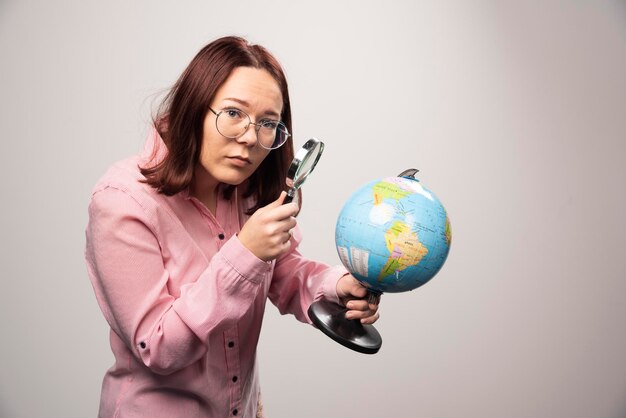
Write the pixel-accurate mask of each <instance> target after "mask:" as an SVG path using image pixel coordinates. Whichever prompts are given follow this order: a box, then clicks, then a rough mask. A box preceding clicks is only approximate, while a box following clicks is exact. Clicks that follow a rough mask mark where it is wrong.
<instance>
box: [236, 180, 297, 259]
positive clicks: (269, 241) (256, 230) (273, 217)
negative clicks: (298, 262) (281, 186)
mask: <svg viewBox="0 0 626 418" xmlns="http://www.w3.org/2000/svg"><path fill="white" fill-rule="evenodd" d="M286 195H287V193H285V192H282V193H281V194H280V196H279V197H278V199H277V200H275V201H274V202H272V203H270V204H269V205H267V206H264V207H262V208H260V209H258V210H257V211H256V212H254V213H253V214H252V216H250V219H248V221H247V222H246V223H245V224H244V226H243V227H242V228H241V231H239V234H237V236H238V238H239V241H241V243H242V244H243V245H244V246H245V247H246V248H247V249H248V250H250V252H252V254H254V255H255V256H257V257H258V258H260V259H261V260H263V261H271V260H274V259H276V258H278V257H279V256H281V255H282V254H284V253H286V252H287V251H288V250H289V248H290V247H291V235H292V229H293V228H295V226H296V223H297V222H296V218H295V216H296V215H297V213H298V210H299V209H298V204H297V203H295V202H292V203H288V204H285V205H283V201H284V200H285V196H286Z"/></svg>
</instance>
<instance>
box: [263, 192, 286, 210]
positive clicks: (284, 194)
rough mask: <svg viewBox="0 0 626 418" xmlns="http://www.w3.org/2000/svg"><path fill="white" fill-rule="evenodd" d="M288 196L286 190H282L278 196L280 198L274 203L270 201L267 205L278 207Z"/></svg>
mask: <svg viewBox="0 0 626 418" xmlns="http://www.w3.org/2000/svg"><path fill="white" fill-rule="evenodd" d="M286 196H287V192H285V191H284V190H283V191H282V192H280V196H278V199H276V200H274V201H273V202H272V203H270V204H269V205H267V207H268V208H277V207H279V206H280V205H282V204H283V202H284V201H285V197H286Z"/></svg>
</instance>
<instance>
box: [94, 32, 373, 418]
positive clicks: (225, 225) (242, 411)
mask: <svg viewBox="0 0 626 418" xmlns="http://www.w3.org/2000/svg"><path fill="white" fill-rule="evenodd" d="M154 125H155V129H154V130H153V132H152V134H151V135H150V136H149V138H148V141H147V143H146V149H145V150H144V152H142V153H141V154H140V155H138V156H135V157H132V158H130V159H127V160H124V161H121V162H119V163H117V164H115V165H113V166H112V167H111V168H110V169H109V170H108V171H107V173H106V174H105V175H104V176H103V178H101V179H100V181H99V182H98V183H97V185H96V186H95V188H94V190H93V194H92V198H91V202H90V205H89V224H88V226H87V231H86V234H87V247H86V259H87V266H88V272H89V276H90V279H91V281H92V284H93V287H94V290H95V293H96V297H97V300H98V303H99V305H100V308H101V309H102V312H103V313H104V316H105V318H106V320H107V321H108V323H109V324H110V326H111V333H110V341H111V348H112V350H113V353H114V355H115V364H114V365H113V367H112V368H111V369H109V370H108V372H107V373H106V375H105V377H104V381H103V385H102V394H101V402H100V416H101V417H113V416H115V417H117V416H121V417H138V416H141V417H168V418H169V417H226V416H245V417H254V416H256V414H257V413H260V396H259V384H258V377H257V368H256V361H255V356H256V346H257V342H258V338H259V333H260V330H261V323H262V320H263V313H264V310H265V301H266V299H267V298H269V299H270V300H271V301H272V303H274V304H275V305H276V306H277V307H278V309H279V310H280V312H281V313H283V314H284V313H292V314H294V315H295V316H296V317H297V318H298V319H299V320H300V321H302V322H310V321H309V319H308V317H307V315H306V311H307V309H308V307H309V305H310V304H311V302H312V301H313V300H315V299H318V298H321V297H325V298H328V299H331V300H335V301H337V302H340V303H344V304H347V305H346V306H347V307H348V309H350V310H349V311H348V313H347V315H348V316H350V317H352V318H355V319H359V320H361V321H362V322H363V323H373V322H375V321H376V320H377V319H378V313H377V308H378V307H377V306H376V305H368V303H367V302H366V301H365V300H364V299H363V298H364V297H365V294H366V291H365V289H364V288H363V287H362V286H361V285H360V284H358V282H357V281H356V280H355V279H354V278H353V277H352V276H350V275H349V274H347V272H346V271H345V270H344V269H343V268H339V267H329V266H327V265H325V264H322V263H318V262H314V261H311V260H308V259H306V258H304V257H303V256H302V255H301V254H300V253H299V252H298V250H297V245H298V243H299V241H300V239H301V238H300V234H299V230H298V228H297V225H296V219H295V216H296V214H297V212H298V210H299V207H298V205H297V204H296V203H289V204H284V205H283V204H282V201H283V199H284V196H285V193H284V192H281V188H282V186H283V184H284V179H285V176H286V171H287V168H288V165H289V163H290V162H291V160H292V158H293V143H292V138H291V134H290V132H291V110H290V104H289V93H288V89H287V82H286V80H285V76H284V74H283V71H282V69H281V67H280V65H279V64H278V62H277V61H276V59H275V58H274V57H273V56H272V55H271V54H269V52H267V50H265V49H264V48H263V47H261V46H258V45H250V44H248V43H247V41H245V40H244V39H241V38H235V37H226V38H221V39H218V40H216V41H214V42H212V43H210V44H209V45H207V46H206V47H204V48H203V49H202V50H201V51H200V52H199V53H198V54H197V55H196V57H195V58H194V59H193V60H192V61H191V63H190V64H189V66H188V67H187V69H186V70H185V71H184V72H183V74H182V75H181V77H180V78H179V80H178V81H177V82H176V84H175V85H174V87H173V88H172V90H171V91H170V93H169V94H168V96H167V97H166V99H165V101H164V103H163V106H162V107H161V109H160V111H159V113H158V115H157V116H156V117H155V120H154Z"/></svg>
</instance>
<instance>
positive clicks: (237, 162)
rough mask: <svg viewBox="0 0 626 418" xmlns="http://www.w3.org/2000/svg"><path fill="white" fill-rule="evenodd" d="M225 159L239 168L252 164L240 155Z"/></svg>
mask: <svg viewBox="0 0 626 418" xmlns="http://www.w3.org/2000/svg"><path fill="white" fill-rule="evenodd" d="M226 159H227V160H228V161H230V162H232V163H233V164H235V165H238V166H241V167H243V166H246V165H249V164H252V161H250V159H249V158H246V157H242V156H241V155H231V156H228V157H226Z"/></svg>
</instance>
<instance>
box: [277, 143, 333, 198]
mask: <svg viewBox="0 0 626 418" xmlns="http://www.w3.org/2000/svg"><path fill="white" fill-rule="evenodd" d="M322 152H324V143H323V142H322V141H320V140H319V139H317V138H311V139H309V140H308V141H306V142H305V143H304V145H303V146H302V148H300V150H299V151H298V152H297V153H296V156H295V157H294V158H293V161H292V162H291V165H290V166H289V170H288V171H287V180H286V182H287V187H288V188H289V190H287V196H285V200H284V202H283V203H290V202H291V201H293V198H294V197H295V195H296V193H297V192H298V189H299V188H300V187H302V184H303V183H304V181H305V180H306V178H307V177H308V176H309V174H311V173H312V172H313V169H314V168H315V166H316V165H317V162H318V161H319V159H320V157H321V156H322Z"/></svg>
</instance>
